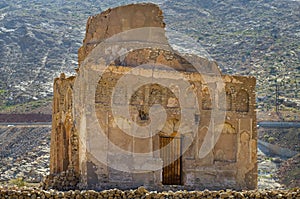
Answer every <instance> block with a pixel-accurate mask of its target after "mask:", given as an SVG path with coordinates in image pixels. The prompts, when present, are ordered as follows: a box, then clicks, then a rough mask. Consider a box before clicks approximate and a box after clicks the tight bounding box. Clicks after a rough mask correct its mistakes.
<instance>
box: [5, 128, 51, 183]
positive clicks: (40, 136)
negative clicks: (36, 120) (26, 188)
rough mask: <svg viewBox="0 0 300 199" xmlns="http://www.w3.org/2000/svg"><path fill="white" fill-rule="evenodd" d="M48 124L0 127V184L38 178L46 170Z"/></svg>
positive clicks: (32, 180)
mask: <svg viewBox="0 0 300 199" xmlns="http://www.w3.org/2000/svg"><path fill="white" fill-rule="evenodd" d="M50 131H51V129H50V127H3V126H2V127H0V184H1V183H3V182H9V181H10V180H12V179H17V178H20V179H23V180H24V181H26V182H40V181H41V180H42V178H43V176H45V175H46V174H48V173H49V154H50V147H49V146H50Z"/></svg>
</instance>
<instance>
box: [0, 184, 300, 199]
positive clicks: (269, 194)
mask: <svg viewBox="0 0 300 199" xmlns="http://www.w3.org/2000/svg"><path fill="white" fill-rule="evenodd" d="M0 198H22V199H27V198H30V199H38V198H41V199H42V198H53V199H54V198H75V199H83V198H157V199H163V198H287V199H290V198H300V188H294V189H291V190H260V191H257V190H254V191H243V192H237V191H232V190H222V191H208V190H204V191H176V192H172V191H169V192H156V191H151V192H149V191H147V190H146V189H145V188H144V187H140V188H138V189H136V190H128V191H121V190H118V189H111V190H105V191H101V192H96V191H92V190H89V191H79V190H75V191H66V192H60V191H56V190H50V191H45V190H40V189H34V188H21V189H19V188H16V187H1V186H0Z"/></svg>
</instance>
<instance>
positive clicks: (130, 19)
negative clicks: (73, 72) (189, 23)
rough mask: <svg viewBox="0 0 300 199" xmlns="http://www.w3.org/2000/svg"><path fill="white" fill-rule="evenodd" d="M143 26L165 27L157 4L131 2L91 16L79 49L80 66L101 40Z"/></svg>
mask: <svg viewBox="0 0 300 199" xmlns="http://www.w3.org/2000/svg"><path fill="white" fill-rule="evenodd" d="M143 27H159V28H164V27H165V23H164V22H163V15H162V11H161V9H160V8H159V7H158V6H157V5H155V4H152V3H143V4H130V5H126V6H121V7H117V8H113V9H108V10H107V11H105V12H102V13H101V14H98V15H95V16H91V17H89V19H88V21H87V25H86V34H85V38H84V40H83V45H82V46H81V47H80V48H79V50H78V63H79V66H80V64H81V62H82V61H83V60H84V59H85V58H86V57H87V55H88V54H89V53H90V52H91V51H92V49H93V48H94V47H95V46H96V45H97V44H98V43H100V42H101V41H103V40H105V39H107V38H110V37H111V36H113V35H115V34H118V33H121V32H124V31H126V30H130V29H135V28H143Z"/></svg>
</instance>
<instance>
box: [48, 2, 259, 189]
mask: <svg viewBox="0 0 300 199" xmlns="http://www.w3.org/2000/svg"><path fill="white" fill-rule="evenodd" d="M137 19H138V20H137ZM164 26H165V25H164V22H163V20H162V11H161V10H160V9H159V8H158V7H157V6H156V5H153V4H134V5H128V6H123V7H118V8H114V9H109V10H108V11H105V12H103V13H101V14H99V15H96V16H94V17H90V18H89V20H88V22H87V32H86V36H85V39H84V41H83V46H82V47H81V48H80V49H79V52H78V60H79V65H80V67H79V69H78V70H77V72H78V75H77V76H75V77H69V78H66V77H65V76H64V75H63V74H62V75H61V77H60V78H57V79H55V81H54V98H53V129H52V135H51V158H50V172H51V175H50V177H49V178H48V179H47V180H46V181H45V184H46V186H45V187H48V188H49V187H54V188H57V189H63V187H66V186H64V185H66V184H67V185H68V186H69V187H71V186H73V187H74V186H75V187H76V186H77V185H78V187H79V188H92V189H109V188H120V189H130V188H136V187H139V186H142V185H145V186H147V187H149V188H151V189H163V187H164V186H165V185H163V183H162V173H163V170H162V169H160V170H156V171H150V170H149V171H147V170H145V169H144V168H143V169H142V170H141V171H143V172H144V173H134V172H124V171H119V170H116V169H113V168H110V167H109V166H108V165H106V164H104V163H102V162H99V161H98V160H96V159H95V157H93V156H92V155H91V152H90V151H87V149H86V148H85V147H86V146H92V150H94V152H97V150H99V152H100V151H101V150H104V149H105V150H107V151H109V153H108V152H106V155H107V158H108V159H109V158H112V159H114V158H121V159H123V160H124V163H123V164H124V166H125V167H131V166H132V165H130V164H132V163H133V162H135V161H138V158H137V157H134V156H126V157H125V156H122V155H120V154H118V153H113V148H110V146H109V144H107V143H101V144H99V143H98V145H99V146H98V145H97V146H96V145H95V144H94V140H95V139H97V132H88V128H89V124H87V125H86V128H81V129H80V130H79V128H78V127H79V123H80V122H81V121H83V120H82V118H79V119H78V118H74V117H75V116H74V109H75V108H77V109H78V108H79V109H82V110H84V109H85V107H84V104H74V103H75V102H74V100H73V99H74V96H73V94H74V82H75V81H76V78H77V79H78V78H79V76H80V75H81V73H83V69H82V67H83V66H82V63H83V61H84V60H85V59H86V58H87V56H88V55H89V54H90V53H91V52H92V50H93V49H95V48H96V47H97V45H98V44H100V43H101V42H102V41H103V40H105V39H107V38H109V37H111V36H113V35H115V34H117V33H120V32H123V31H126V30H130V29H133V28H142V27H160V28H164ZM162 37H163V39H162V41H166V39H165V36H164V35H162ZM148 42H153V43H154V42H155V41H151V40H150V41H148ZM166 46H168V44H167V43H166ZM168 48H169V49H170V50H168V49H159V48H153V47H152V48H144V49H140V50H134V51H131V52H129V53H128V54H127V55H125V57H124V58H123V59H122V60H120V59H118V60H114V62H113V63H111V64H110V66H108V67H107V70H106V71H105V72H104V73H103V74H102V77H101V79H100V80H99V82H98V84H97V89H96V93H95V96H92V97H93V98H94V100H95V110H96V115H97V119H98V122H99V123H100V125H101V126H102V127H103V129H106V130H105V134H106V135H107V136H108V137H109V140H110V142H112V143H114V144H115V145H116V146H118V147H120V148H122V149H124V150H126V151H129V152H134V153H141V154H142V153H145V152H149V151H150V152H151V151H156V150H158V149H160V147H161V144H160V136H162V135H165V136H166V135H167V136H170V135H171V136H173V135H174V136H177V135H180V136H183V137H184V138H183V143H182V146H183V147H184V146H185V142H188V141H190V140H193V142H192V144H191V145H190V146H188V147H187V148H186V151H185V153H183V154H182V157H181V160H182V163H181V168H182V176H181V178H182V181H181V184H180V186H181V187H185V188H193V189H205V188H210V189H224V188H234V189H255V188H256V187H257V161H256V154H257V131H256V113H255V84H256V82H255V78H253V77H240V76H229V75H222V76H221V79H222V82H223V83H224V84H225V92H221V91H220V90H219V89H218V86H217V84H216V80H215V79H216V78H217V77H215V76H214V74H216V73H220V71H219V69H218V67H217V64H216V63H215V62H213V61H209V60H207V59H205V58H198V57H196V56H189V58H191V59H194V60H196V63H197V64H198V65H199V66H200V67H201V71H202V72H203V74H199V73H198V72H197V70H196V69H195V68H194V67H193V65H192V64H191V63H190V62H189V61H187V59H186V58H185V57H184V56H179V55H177V54H176V53H174V52H173V51H172V50H171V48H170V46H169V47H168ZM148 63H152V64H154V65H156V67H155V70H156V71H159V75H158V76H157V77H153V76H152V75H150V76H149V74H152V73H153V70H154V69H153V68H151V67H150V68H147V66H145V67H141V68H139V69H137V72H136V74H133V73H132V74H130V70H131V69H132V68H134V67H136V66H140V65H143V64H148ZM163 65H167V66H170V67H172V68H173V69H175V70H176V71H179V72H180V73H181V74H182V76H183V77H184V78H185V79H186V80H187V81H188V82H189V84H190V87H189V90H190V92H193V93H195V94H196V96H197V99H198V102H195V104H197V105H198V107H199V112H197V113H196V112H195V115H194V118H192V120H193V121H194V123H197V125H198V127H199V128H198V130H197V131H194V132H192V130H191V132H189V133H182V132H180V130H179V129H178V125H179V124H180V114H181V113H180V110H181V108H182V106H184V105H185V103H184V104H180V103H179V99H177V98H176V95H174V93H176V92H177V91H176V88H175V87H174V88H171V89H170V88H167V87H164V86H161V85H159V84H149V85H145V86H143V87H141V88H139V89H138V90H137V91H136V92H135V93H134V94H133V95H132V96H131V101H130V104H129V109H130V114H131V117H132V119H133V121H135V122H136V123H138V124H139V125H144V124H147V123H148V122H149V110H150V108H151V106H153V105H154V104H160V105H161V106H162V107H164V108H165V110H166V113H167V117H166V123H165V125H164V126H163V128H162V130H161V132H159V133H157V134H156V135H155V136H153V137H149V138H147V139H139V138H133V137H131V136H128V135H126V134H124V133H123V132H122V130H121V129H120V128H118V127H117V126H116V124H115V119H116V118H114V117H113V114H112V110H111V107H109V105H110V104H111V100H112V93H113V89H114V88H115V85H116V83H117V82H118V81H119V80H120V78H121V77H122V76H123V75H124V74H129V76H131V77H132V79H134V78H137V76H139V77H143V78H145V79H149V78H154V79H155V78H156V80H155V81H156V82H159V81H160V80H174V73H173V72H172V71H170V70H168V69H166V68H164V67H163ZM137 74H138V75H137ZM204 77H207V78H206V79H209V81H204V79H205V78H204ZM84 86H87V87H84ZM84 86H83V88H88V85H84ZM124 87H125V88H126V85H124ZM121 92H126V89H121V90H120V91H119V92H115V93H117V94H120V93H121ZM123 94H124V93H123ZM87 96H88V91H87V90H83V93H82V97H87ZM121 96H122V95H121ZM222 97H223V98H222ZM117 99H120V98H117ZM221 99H226V103H223V104H222V103H221V105H220V106H219V107H217V109H219V110H223V111H226V115H225V121H224V124H222V125H219V124H216V123H214V120H213V119H212V117H211V115H212V111H213V109H214V107H213V106H214V104H213V102H214V101H218V100H221ZM184 100H186V102H188V100H191V99H188V98H187V99H184ZM189 103H190V102H189ZM116 104H118V106H119V108H120V109H121V108H124V107H125V104H126V103H124V102H122V99H121V100H120V101H118V102H116ZM187 104H188V103H187ZM187 108H190V109H193V108H194V107H187ZM79 117H81V116H79ZM76 119H77V120H76ZM75 121H79V122H77V123H76V122H75ZM210 125H212V126H213V128H212V130H211V129H210ZM218 128H221V129H220V131H221V135H220V138H219V140H218V141H217V142H216V144H215V146H214V147H213V148H212V150H211V151H210V152H209V153H208V154H207V155H206V156H205V157H200V156H199V151H200V149H201V146H202V145H203V143H204V139H205V135H206V134H212V133H213V130H214V129H215V130H216V129H218ZM87 132H88V133H87ZM81 135H84V136H83V137H81V140H83V141H82V142H83V143H81V142H80V141H79V140H80V139H79V138H80V136H81ZM100 145H101V146H100ZM101 152H103V151H101ZM104 154H105V153H104ZM148 160H149V162H147V163H145V164H153V165H160V164H163V160H162V157H161V154H160V153H155V152H153V155H152V156H151V157H150V156H149V157H148ZM146 166H147V165H146ZM145 168H146V167H145ZM134 169H137V168H134ZM140 169H141V168H140ZM66 174H68V175H66ZM70 174H71V175H73V174H74V176H76V178H74V179H73V178H72V183H70V181H69V180H68V178H69V179H71V177H70ZM67 176H69V177H67ZM73 182H76V183H77V182H80V183H79V184H76V183H75V184H76V185H75V184H74V183H73Z"/></svg>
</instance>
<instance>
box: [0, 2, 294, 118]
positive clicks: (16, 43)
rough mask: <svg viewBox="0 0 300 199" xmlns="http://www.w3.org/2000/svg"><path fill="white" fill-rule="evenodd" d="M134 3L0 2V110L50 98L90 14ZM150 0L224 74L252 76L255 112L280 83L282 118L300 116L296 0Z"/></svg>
mask: <svg viewBox="0 0 300 199" xmlns="http://www.w3.org/2000/svg"><path fill="white" fill-rule="evenodd" d="M139 1H141V0H138V1H131V0H122V1H118V3H115V2H114V1H111V0H105V1H102V0H101V1H100V0H87V1H78V0H74V1H62V0H44V1H38V0H30V1H23V0H11V1H1V2H0V107H1V110H2V112H3V111H7V110H8V109H7V107H11V106H14V105H17V104H23V103H25V102H29V101H32V102H35V101H40V100H44V99H45V98H49V97H51V96H52V82H53V78H54V77H56V76H58V74H59V73H60V72H62V71H63V72H66V73H67V74H68V75H69V74H71V73H73V72H74V69H75V68H76V67H77V49H78V48H79V46H80V44H81V42H82V39H83V37H84V32H85V23H86V20H87V18H88V16H90V15H94V14H97V13H99V12H101V11H102V10H105V9H107V8H109V7H115V6H118V5H122V4H128V3H132V2H139ZM152 2H154V3H158V4H159V5H160V6H161V7H162V9H163V11H164V15H165V21H166V22H167V24H168V27H167V30H168V32H170V33H171V32H172V33H173V34H171V35H172V36H173V37H178V35H179V34H176V33H178V32H179V33H183V34H184V35H188V36H189V37H190V38H191V41H192V42H190V43H192V44H193V45H194V46H195V44H197V45H201V46H202V47H203V49H204V50H206V51H207V53H208V54H209V55H210V56H211V58H213V59H215V60H216V61H218V63H219V65H220V67H221V69H222V71H223V72H225V73H229V74H241V75H253V76H255V77H257V79H258V81H257V83H258V86H257V91H258V98H257V101H258V108H259V110H260V111H266V112H267V111H273V110H274V105H275V88H276V84H277V85H278V90H279V98H280V100H279V103H280V110H281V111H282V112H283V116H282V117H283V118H285V119H290V120H292V119H299V111H298V110H299V105H300V102H299V89H300V88H299V81H300V75H299V69H300V68H299V67H300V60H299V57H300V31H299V30H300V11H299V10H300V2H299V0H272V1H270V0H256V1H254V0H228V1H219V0H186V1H183V2H179V1H175V0H164V1H158V0H155V1H154V0H152ZM87 8H88V9H87ZM181 45H183V46H181V48H188V49H190V46H189V45H186V43H184V42H183V43H181ZM22 110H23V109H22ZM262 117H263V115H262Z"/></svg>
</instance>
